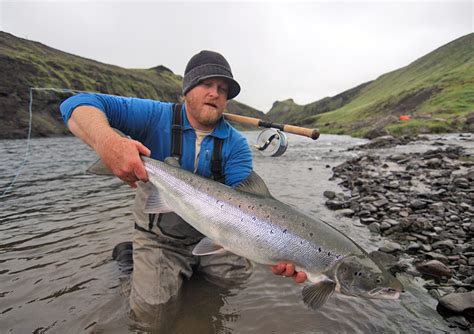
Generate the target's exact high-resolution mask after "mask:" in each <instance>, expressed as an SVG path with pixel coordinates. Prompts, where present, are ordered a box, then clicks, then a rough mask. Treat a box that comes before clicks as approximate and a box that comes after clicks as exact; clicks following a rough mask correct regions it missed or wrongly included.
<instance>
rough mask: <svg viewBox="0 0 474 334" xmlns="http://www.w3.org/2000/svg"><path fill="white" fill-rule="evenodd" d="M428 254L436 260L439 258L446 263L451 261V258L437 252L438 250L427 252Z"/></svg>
mask: <svg viewBox="0 0 474 334" xmlns="http://www.w3.org/2000/svg"><path fill="white" fill-rule="evenodd" d="M426 256H428V257H430V258H432V259H434V260H438V261H440V262H443V263H444V264H447V263H448V262H449V260H448V258H447V257H446V256H444V255H443V254H439V253H436V252H428V253H426Z"/></svg>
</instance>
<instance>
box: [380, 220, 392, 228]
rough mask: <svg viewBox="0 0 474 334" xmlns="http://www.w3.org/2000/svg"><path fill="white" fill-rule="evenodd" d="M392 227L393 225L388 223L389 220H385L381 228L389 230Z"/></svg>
mask: <svg viewBox="0 0 474 334" xmlns="http://www.w3.org/2000/svg"><path fill="white" fill-rule="evenodd" d="M390 227H392V225H390V224H389V223H387V221H385V220H384V221H383V222H381V223H380V230H382V231H385V230H388V229H389V228H390Z"/></svg>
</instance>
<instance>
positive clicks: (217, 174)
mask: <svg viewBox="0 0 474 334" xmlns="http://www.w3.org/2000/svg"><path fill="white" fill-rule="evenodd" d="M182 107H183V105H182V104H181V103H175V104H174V105H173V124H172V127H171V156H172V157H174V158H177V159H178V161H179V162H181V156H182V155H183V114H182V112H181V110H182ZM223 143H224V141H223V139H221V138H217V137H214V150H213V153H212V161H211V173H212V179H213V180H215V181H217V182H220V183H224V184H225V176H224V174H223V173H222V145H223ZM161 218H162V215H159V216H158V221H157V223H159V222H160V220H161ZM155 220H156V215H155V214H149V215H148V229H149V231H148V232H151V230H152V228H153V223H155ZM135 228H136V229H138V230H141V231H142V230H143V231H146V230H145V229H144V228H142V227H140V226H138V225H136V224H135ZM151 233H152V232H151Z"/></svg>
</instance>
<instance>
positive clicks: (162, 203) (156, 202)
mask: <svg viewBox="0 0 474 334" xmlns="http://www.w3.org/2000/svg"><path fill="white" fill-rule="evenodd" d="M143 212H145V213H166V212H173V210H172V209H171V208H170V207H169V205H168V203H166V200H165V199H164V197H163V196H161V194H160V192H159V191H158V190H157V189H156V188H154V189H153V192H151V193H150V194H149V195H148V199H147V201H146V204H145V209H144V210H143Z"/></svg>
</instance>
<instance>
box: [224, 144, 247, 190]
mask: <svg viewBox="0 0 474 334" xmlns="http://www.w3.org/2000/svg"><path fill="white" fill-rule="evenodd" d="M252 168H253V166H252V152H251V150H250V147H249V145H248V143H247V139H246V138H245V137H243V136H242V135H239V138H238V139H237V140H236V141H235V143H234V145H233V146H232V148H231V151H230V155H229V159H228V160H227V161H226V162H225V164H224V175H225V183H226V184H227V185H229V186H231V187H233V188H235V187H237V186H238V185H239V184H240V183H241V182H242V181H244V180H245V179H247V177H248V176H249V175H250V173H251V172H252Z"/></svg>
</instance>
